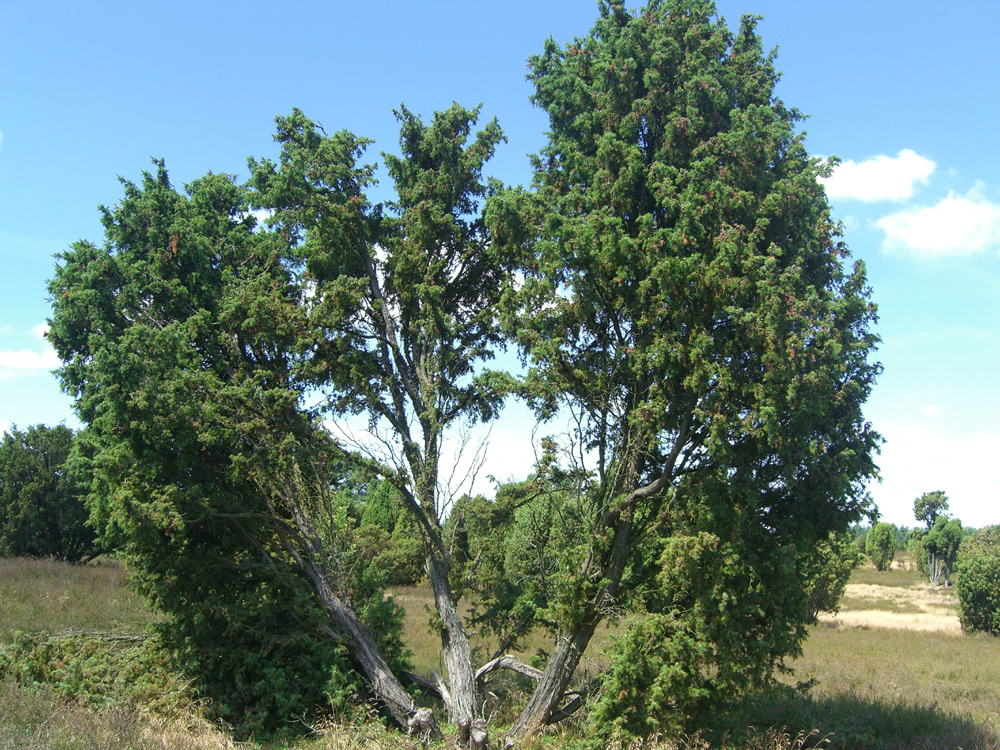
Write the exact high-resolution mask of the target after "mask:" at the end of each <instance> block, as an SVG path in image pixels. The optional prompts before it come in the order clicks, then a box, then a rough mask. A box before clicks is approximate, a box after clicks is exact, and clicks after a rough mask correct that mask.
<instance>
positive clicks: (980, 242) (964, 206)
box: [875, 184, 1000, 258]
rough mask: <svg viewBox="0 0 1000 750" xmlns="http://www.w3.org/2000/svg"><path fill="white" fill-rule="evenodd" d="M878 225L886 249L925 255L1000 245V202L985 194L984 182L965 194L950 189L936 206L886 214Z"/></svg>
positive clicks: (962, 252) (953, 253) (957, 253)
mask: <svg viewBox="0 0 1000 750" xmlns="http://www.w3.org/2000/svg"><path fill="white" fill-rule="evenodd" d="M875 225H876V226H877V227H878V228H879V229H881V230H882V231H883V232H884V233H885V239H884V241H883V243H882V247H883V248H884V249H886V250H890V251H892V250H896V251H902V252H909V253H913V254H914V255H918V256H922V257H925V258H940V257H944V256H960V255H972V254H974V253H980V252H983V251H985V250H988V249H991V248H1000V204H998V203H993V202H992V201H990V200H989V199H988V198H986V197H985V196H984V195H983V186H982V185H981V184H977V185H976V186H975V187H974V188H972V190H970V191H969V192H968V193H966V194H965V195H955V193H954V192H949V193H948V195H947V197H945V198H943V199H941V200H940V201H939V202H938V203H937V204H935V205H933V206H922V207H918V208H910V209H905V210H903V211H898V212H897V213H894V214H889V215H888V216H883V217H882V218H881V219H879V220H878V221H877V222H875Z"/></svg>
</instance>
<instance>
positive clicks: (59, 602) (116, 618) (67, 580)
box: [0, 558, 156, 642]
mask: <svg viewBox="0 0 1000 750" xmlns="http://www.w3.org/2000/svg"><path fill="white" fill-rule="evenodd" d="M126 578H127V574H126V572H125V569H124V568H123V566H122V565H121V563H119V562H117V561H115V560H110V559H107V558H103V559H101V560H100V561H99V562H95V563H91V564H90V565H70V564H68V563H64V562H57V561H55V560H32V559H27V558H0V642H3V641H4V640H9V636H10V633H11V632H12V631H14V630H21V631H24V632H26V633H38V632H42V631H45V632H50V633H57V632H61V631H64V630H68V629H70V628H72V629H74V630H101V631H107V632H115V631H119V632H120V631H137V630H142V629H144V628H145V626H146V625H148V624H149V623H151V622H153V621H154V620H155V619H156V615H155V614H154V613H153V611H152V609H151V608H150V607H149V605H148V604H146V602H145V601H143V600H142V598H140V597H139V596H137V595H136V594H135V593H134V592H133V591H132V590H131V589H130V588H129V587H128V586H127V582H126Z"/></svg>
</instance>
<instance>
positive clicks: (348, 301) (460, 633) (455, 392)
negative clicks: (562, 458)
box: [255, 105, 509, 737]
mask: <svg viewBox="0 0 1000 750" xmlns="http://www.w3.org/2000/svg"><path fill="white" fill-rule="evenodd" d="M477 117H478V110H467V109H464V108H462V107H460V106H458V105H454V106H452V107H451V108H450V109H448V110H447V111H444V112H441V113H438V114H436V115H435V116H434V118H433V120H432V122H431V123H430V124H424V123H423V122H422V121H421V120H420V118H419V117H417V116H416V115H415V114H413V113H412V112H410V111H408V110H406V109H405V108H403V109H401V110H400V111H399V112H398V113H397V118H398V119H399V121H400V126H401V128H400V150H401V154H400V155H399V156H393V155H386V157H385V160H386V164H387V167H388V171H389V175H390V176H391V178H392V180H393V182H394V184H395V189H396V195H397V198H396V200H395V202H393V203H392V204H390V205H388V206H385V207H383V206H375V205H372V204H370V203H369V201H368V199H367V198H366V196H365V192H364V191H365V189H366V188H367V187H368V186H369V184H370V183H371V181H372V172H371V169H372V168H371V167H368V166H362V165H358V164H357V158H358V157H359V156H360V154H361V151H362V149H363V148H364V146H365V145H366V143H365V142H364V141H363V140H360V139H356V138H354V137H353V136H351V135H349V134H347V133H337V134H334V135H333V136H328V135H327V134H326V133H325V132H323V131H322V129H321V128H319V127H318V126H316V125H315V124H314V123H312V122H311V121H309V120H308V119H307V118H305V117H304V116H303V115H302V114H301V113H299V112H296V113H294V114H293V115H292V116H291V117H288V118H282V119H280V120H279V131H278V136H277V138H278V140H279V141H280V142H281V144H282V153H281V158H280V161H279V163H277V164H275V163H272V162H266V161H265V162H263V163H260V164H256V165H255V184H256V186H257V188H258V191H259V195H260V200H261V203H262V205H263V206H265V207H267V208H269V209H271V210H272V211H273V212H274V216H273V219H272V223H273V224H274V225H275V226H276V227H278V228H279V229H280V231H281V232H282V235H283V236H284V237H286V238H287V239H288V240H289V241H290V243H291V246H292V248H293V252H295V253H297V254H298V256H299V257H301V258H302V261H303V262H304V267H305V273H306V278H307V279H308V283H309V284H310V285H311V292H310V295H311V296H310V299H309V302H308V304H307V305H306V314H307V316H308V320H309V325H308V329H309V332H310V333H309V339H308V344H309V347H310V351H309V352H308V359H309V367H308V371H307V373H308V376H309V380H310V381H311V383H312V384H313V385H314V386H315V388H316V389H317V390H318V392H320V393H322V394H324V395H325V397H326V400H325V401H324V402H323V406H324V408H326V409H328V410H329V413H330V414H331V415H332V416H333V417H334V418H338V417H341V416H344V415H349V414H363V415H365V416H366V417H367V418H368V422H369V425H370V427H371V429H372V430H373V432H374V434H375V435H377V437H378V440H379V442H378V443H375V444H373V443H371V442H368V443H367V444H360V445H357V446H355V448H356V449H358V450H360V452H361V453H362V454H368V456H369V458H371V459H372V461H373V462H374V463H375V464H381V468H380V469H378V470H379V471H381V473H382V475H383V476H384V478H385V479H387V480H389V481H391V482H393V483H394V484H395V486H396V488H397V490H398V491H399V493H400V495H401V496H402V498H403V502H404V505H405V507H406V509H407V511H408V512H409V513H410V514H411V515H412V517H413V519H414V520H415V522H416V527H417V529H418V530H419V534H420V537H421V539H422V542H423V549H424V558H425V565H426V570H427V575H428V578H429V580H430V583H431V588H432V590H433V594H434V600H435V603H436V606H437V612H438V615H439V617H440V624H441V648H442V656H443V661H444V665H445V668H446V670H447V679H448V683H447V684H444V683H441V684H440V685H439V686H438V689H439V692H440V694H441V696H442V697H443V698H444V699H445V702H446V703H447V704H448V707H449V713H450V715H451V717H452V720H453V721H454V722H455V723H456V724H457V725H458V726H459V728H460V735H463V737H464V735H465V734H466V733H467V731H468V729H469V726H470V724H471V722H472V719H473V718H474V717H475V716H476V715H477V714H478V712H480V711H481V703H480V702H479V701H478V700H477V697H476V691H477V688H476V679H475V675H474V669H473V663H472V656H471V652H470V648H469V641H468V636H467V635H466V632H465V628H464V626H463V623H462V620H461V617H460V616H459V612H458V606H457V596H456V595H455V593H454V592H453V591H452V589H451V587H450V585H449V580H448V579H449V569H450V565H451V560H450V554H451V553H450V549H449V547H448V545H447V544H446V543H445V539H444V537H443V535H442V527H443V523H444V519H445V516H446V513H447V511H448V509H449V507H450V505H451V503H452V502H453V500H454V499H455V498H454V497H453V496H452V493H451V490H452V489H453V488H452V487H449V485H448V482H447V479H448V477H449V476H452V475H453V472H454V468H455V467H454V466H453V465H445V463H444V462H445V460H446V456H445V452H444V446H445V443H446V440H447V438H448V437H449V434H450V433H453V431H454V429H455V428H456V427H459V426H460V425H462V424H463V423H464V424H467V423H469V422H470V421H471V422H475V421H476V420H480V419H482V420H486V419H490V418H491V417H492V416H493V415H494V413H495V412H496V410H497V408H498V407H499V405H500V402H501V400H502V395H503V384H504V378H503V377H502V376H498V375H494V374H490V373H489V372H487V371H484V370H482V364H483V362H484V361H486V360H488V359H490V358H491V357H492V356H493V353H494V351H495V350H496V348H497V347H498V346H499V344H500V340H501V339H500V328H499V321H498V320H497V317H496V313H495V310H496V306H497V304H498V302H499V300H500V294H501V291H502V290H503V289H504V287H505V286H506V284H507V279H508V277H509V274H508V273H507V272H506V268H507V266H508V265H509V264H508V263H507V260H506V257H505V256H503V255H502V254H500V253H498V251H497V250H496V249H495V248H494V246H493V245H491V244H490V243H489V242H488V241H487V236H486V231H485V226H484V224H483V221H482V217H481V205H480V204H481V201H482V200H483V199H484V198H485V196H486V192H487V187H486V185H485V184H484V183H483V177H482V169H483V165H484V164H485V163H486V161H487V160H488V159H489V158H490V157H491V156H492V155H493V151H494V149H495V147H496V145H497V143H498V142H500V140H501V139H502V137H503V136H502V133H501V131H500V128H499V126H498V125H497V123H496V122H495V121H492V122H490V123H487V125H486V126H485V127H484V128H483V129H482V130H480V131H479V132H477V133H475V134H473V127H474V125H475V124H476V120H477Z"/></svg>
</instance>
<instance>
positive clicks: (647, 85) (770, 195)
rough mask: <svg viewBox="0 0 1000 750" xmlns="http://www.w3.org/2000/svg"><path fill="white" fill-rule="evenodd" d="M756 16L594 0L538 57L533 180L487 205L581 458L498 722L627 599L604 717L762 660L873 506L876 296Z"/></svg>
mask: <svg viewBox="0 0 1000 750" xmlns="http://www.w3.org/2000/svg"><path fill="white" fill-rule="evenodd" d="M754 23H755V22H754V19H753V18H750V17H747V18H745V19H744V20H743V22H742V24H741V26H740V29H739V30H738V31H737V32H736V33H732V32H730V31H729V30H728V28H727V27H726V26H725V24H724V23H723V22H722V21H721V20H720V19H717V18H715V16H714V7H713V5H712V4H711V3H710V2H702V1H699V0H695V1H688V2H680V1H671V2H659V1H657V0H654V1H653V2H650V3H648V4H647V5H646V6H645V7H643V8H642V9H640V10H638V11H637V12H636V13H635V14H632V13H630V12H628V11H627V10H626V9H625V8H624V6H623V4H622V3H619V2H614V3H602V4H601V6H600V18H599V19H598V21H597V23H596V25H595V27H594V29H593V31H592V32H591V34H590V35H589V36H588V37H586V38H584V39H580V40H576V41H574V42H573V43H571V44H569V45H567V46H565V47H560V46H559V45H557V44H556V43H555V42H553V41H549V42H548V43H547V44H546V46H545V50H544V52H543V53H542V54H541V55H538V56H536V57H533V58H532V59H531V61H530V74H529V77H530V78H531V80H532V82H533V83H534V86H535V94H534V101H535V103H536V104H538V105H539V106H541V107H542V108H543V109H544V110H545V111H546V113H547V114H548V115H549V140H548V144H547V146H546V147H545V149H544V150H543V151H542V153H541V154H540V155H539V156H538V157H537V158H536V159H535V161H534V165H535V192H534V193H527V192H524V191H520V192H517V191H515V192H510V193H507V194H505V195H503V196H502V197H500V198H498V199H497V200H495V201H494V202H493V203H492V204H491V206H490V207H489V208H488V214H489V221H490V224H491V228H492V229H493V230H494V236H495V237H496V239H497V241H498V242H502V243H504V244H505V245H506V246H507V247H508V248H510V249H511V252H512V253H513V254H517V255H518V257H520V258H521V259H522V272H523V274H524V283H523V285H521V286H520V288H519V289H518V290H517V292H516V294H512V295H510V296H509V297H508V304H507V306H506V308H505V314H506V320H507V322H508V325H509V330H510V331H511V335H512V336H513V337H514V338H515V339H516V340H517V342H518V344H519V346H520V348H521V351H522V352H523V353H524V355H525V356H526V357H527V358H528V360H529V363H530V368H531V369H530V373H529V375H528V376H527V378H526V381H525V391H526V393H527V396H528V398H529V401H530V402H531V403H532V404H533V406H534V407H535V408H536V409H537V410H538V413H539V414H540V415H542V416H543V417H544V416H552V415H554V414H556V413H557V412H558V410H560V409H562V413H564V414H568V415H569V416H570V419H571V430H570V435H569V438H568V442H567V443H564V446H563V447H564V448H566V451H565V454H564V461H563V464H564V469H563V470H564V472H565V473H566V474H567V475H572V476H574V477H577V478H578V481H577V490H575V491H574V505H575V507H576V508H577V516H576V527H575V533H574V534H573V535H572V537H571V539H572V544H571V545H570V546H571V549H568V550H565V552H564V554H563V555H561V557H560V566H561V567H560V570H559V573H558V575H557V576H554V579H555V580H558V581H560V596H559V600H558V602H557V604H558V606H551V607H549V609H548V614H549V616H550V618H551V622H552V623H553V627H554V628H555V630H556V644H555V647H554V649H553V651H552V654H551V657H550V658H549V660H548V663H547V665H546V667H545V670H544V673H543V675H542V676H541V678H540V679H539V680H538V683H537V687H536V689H535V691H534V693H533V695H532V696H531V698H530V700H529V702H528V704H527V706H526V707H525V709H524V711H523V712H522V714H521V716H520V717H519V719H518V720H517V722H516V723H515V724H514V726H513V727H512V729H511V730H510V734H509V738H510V739H511V740H516V739H517V738H519V737H521V736H524V735H525V734H530V733H532V732H534V731H537V729H538V728H539V727H540V726H541V725H543V724H544V723H546V722H548V721H550V720H551V719H552V718H553V716H554V715H558V714H559V711H558V709H559V706H560V702H561V701H562V700H563V696H564V694H565V691H566V689H567V686H568V685H569V682H570V679H571V677H572V675H573V672H574V669H575V667H576V665H577V663H578V662H579V659H580V656H581V654H582V653H583V651H584V649H585V648H586V646H587V644H588V643H589V642H590V639H591V637H592V635H593V633H594V631H595V629H596V627H597V625H598V623H600V622H601V621H602V620H604V619H605V618H607V617H613V616H615V615H616V614H621V613H623V612H625V611H631V612H633V613H635V616H634V617H630V618H629V620H628V622H629V624H630V627H629V628H627V629H626V631H625V633H624V634H623V636H622V638H621V640H620V641H619V646H618V647H616V649H615V651H614V652H613V654H612V660H613V661H612V664H611V666H610V667H609V669H608V670H607V671H606V672H605V673H604V675H603V682H604V690H603V692H602V697H601V698H600V700H599V702H598V703H597V707H596V710H595V712H594V718H593V722H594V726H595V727H597V729H598V734H599V736H604V735H606V734H608V733H613V732H616V731H622V732H626V733H627V732H648V731H650V730H653V729H656V728H657V727H664V726H669V725H670V723H671V722H673V721H675V720H677V719H678V717H680V720H681V721H685V719H684V717H685V716H692V715H694V713H695V712H694V709H695V708H696V707H697V706H703V705H704V704H705V701H707V700H710V699H711V698H712V697H713V696H714V697H716V698H717V697H719V696H723V695H728V696H731V695H733V694H735V693H738V692H739V691H740V690H744V689H750V688H752V687H754V686H757V685H761V684H764V683H765V682H767V680H768V679H769V676H770V674H771V670H772V669H773V668H774V665H775V664H776V663H777V662H778V661H780V659H781V658H782V657H783V656H785V655H787V654H791V653H795V651H796V649H797V648H798V644H799V642H800V640H801V638H802V637H803V634H804V628H803V623H804V622H805V621H806V620H807V601H806V599H807V597H806V594H805V592H804V591H803V587H802V586H800V585H797V584H798V583H799V582H801V580H802V579H803V578H804V577H805V571H806V569H807V568H808V559H809V557H810V550H811V549H812V548H813V546H814V545H815V544H816V543H817V542H818V541H820V540H823V539H825V538H827V535H828V534H829V532H830V531H839V530H846V528H847V526H848V524H849V522H851V521H854V520H859V519H860V518H861V516H862V514H863V513H864V511H866V510H867V509H868V508H869V501H868V499H867V497H866V496H865V494H864V492H863V487H864V484H865V482H866V480H867V479H868V478H870V477H871V476H873V474H874V471H875V466H874V464H873V461H872V451H873V450H874V449H875V448H876V446H877V445H878V444H879V437H878V435H877V434H876V433H875V432H874V431H873V429H872V428H871V426H870V425H869V424H868V423H867V422H866V421H865V420H864V418H863V416H862V413H861V406H862V404H863V402H864V401H865V399H866V398H867V396H868V394H869V392H870V389H871V387H872V384H873V382H874V379H875V377H876V375H877V373H878V371H879V367H878V366H877V365H876V364H874V363H872V362H871V361H870V360H869V356H870V355H871V353H872V351H873V348H874V345H875V342H876V337H875V336H874V334H873V333H871V331H870V326H871V325H872V324H873V322H874V320H875V313H874V306H873V305H872V304H871V302H870V300H869V291H868V289H867V287H866V283H865V276H864V270H863V267H862V266H861V264H860V263H859V264H855V266H854V267H853V269H851V268H847V269H845V267H844V265H843V262H844V260H845V258H846V257H847V250H846V248H845V247H844V245H843V244H842V243H841V242H840V241H839V240H838V228H837V226H836V225H835V224H834V223H833V222H832V220H831V219H830V214H829V207H828V204H827V201H826V198H825V195H824V192H823V189H822V187H821V186H820V185H819V183H818V181H817V178H819V177H821V176H823V175H824V174H827V172H826V169H827V168H828V167H826V166H824V164H822V163H821V162H819V161H818V160H816V159H813V158H810V157H809V156H808V154H807V152H806V150H805V147H804V145H803V139H802V135H801V134H800V133H798V132H796V123H797V122H798V121H799V120H800V115H799V114H798V113H797V112H796V111H795V110H792V109H789V108H787V107H786V106H785V105H784V104H783V103H782V102H781V101H780V100H778V99H777V98H776V97H775V95H774V85H775V83H776V81H777V73H776V71H775V68H774V64H773V56H771V55H766V54H764V53H763V52H762V47H761V42H760V39H759V37H758V36H757V35H756V33H755V31H754ZM573 457H575V460H574V459H573ZM640 667H641V668H640Z"/></svg>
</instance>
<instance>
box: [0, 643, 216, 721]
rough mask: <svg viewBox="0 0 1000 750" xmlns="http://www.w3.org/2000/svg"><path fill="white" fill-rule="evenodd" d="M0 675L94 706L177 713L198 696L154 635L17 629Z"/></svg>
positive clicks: (2, 655) (0, 659)
mask: <svg viewBox="0 0 1000 750" xmlns="http://www.w3.org/2000/svg"><path fill="white" fill-rule="evenodd" d="M0 676H2V677H12V678H14V679H16V680H17V682H18V683H19V684H20V685H21V686H22V687H37V686H43V685H44V686H48V687H51V688H53V689H54V690H55V692H57V693H58V694H59V695H61V696H63V697H66V698H73V699H74V700H78V701H80V702H82V703H85V704H87V705H89V706H91V707H93V708H97V709H100V708H105V707H110V706H114V705H117V706H127V705H135V706H143V707H145V708H147V709H148V710H150V711H153V712H155V713H157V714H159V715H161V716H176V715H179V714H181V713H184V712H186V711H189V710H190V709H191V708H192V707H193V706H194V705H195V704H196V703H197V700H198V696H197V694H196V693H195V691H193V690H192V688H191V683H190V681H189V680H187V679H186V678H185V677H184V675H183V673H181V672H178V671H177V670H176V669H175V668H174V665H173V662H172V661H171V659H170V655H169V652H168V651H167V650H166V649H164V648H163V645H162V644H161V642H160V641H159V639H157V638H155V637H142V636H135V637H130V636H117V637H109V636H102V635H99V634H98V635H86V634H80V635H67V636H60V637H50V636H48V635H46V634H41V635H28V634H25V633H17V634H15V637H14V640H13V642H12V643H10V644H8V645H6V646H5V647H4V648H3V649H2V650H0Z"/></svg>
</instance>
